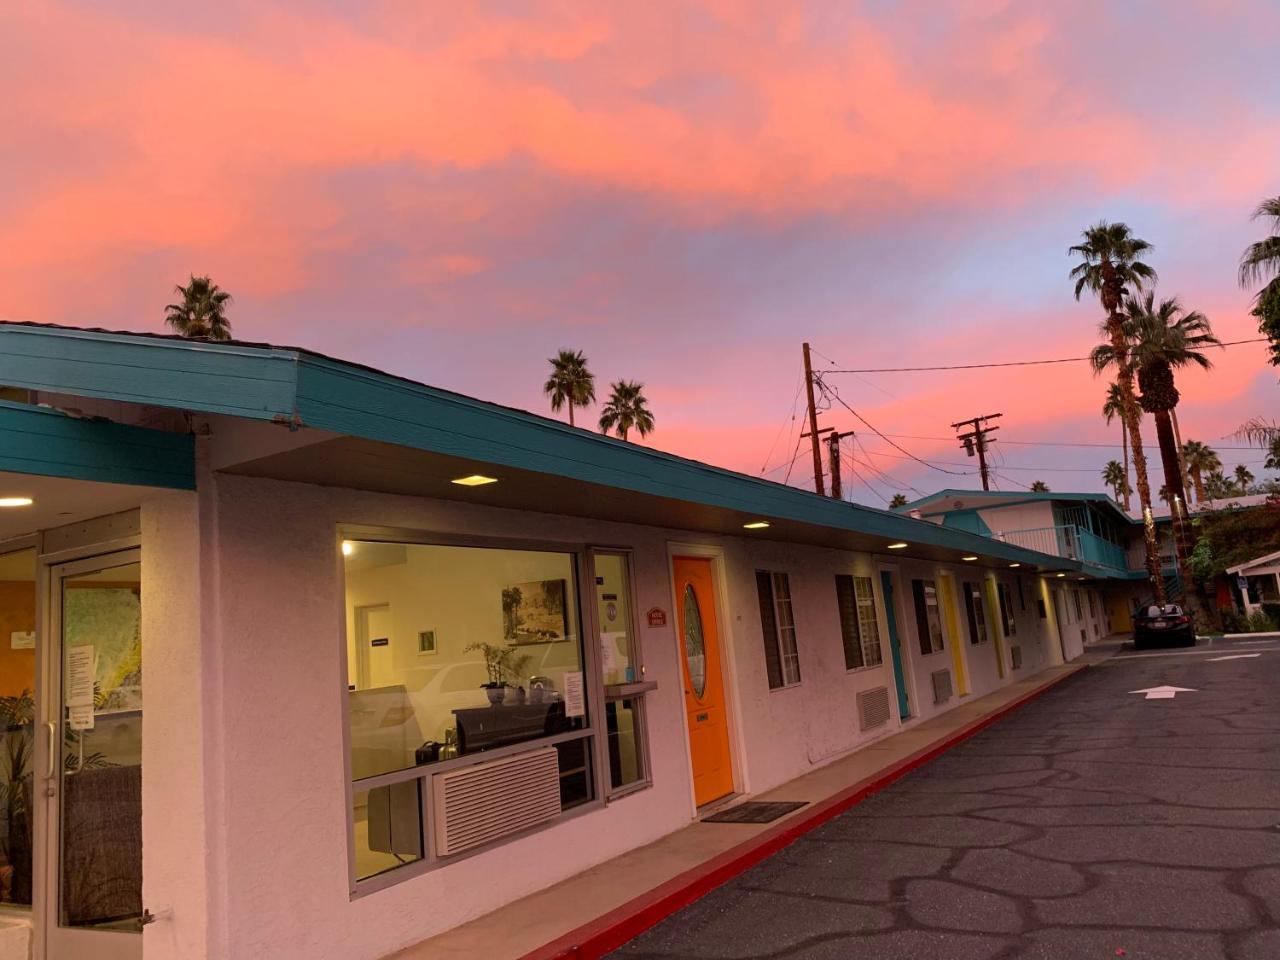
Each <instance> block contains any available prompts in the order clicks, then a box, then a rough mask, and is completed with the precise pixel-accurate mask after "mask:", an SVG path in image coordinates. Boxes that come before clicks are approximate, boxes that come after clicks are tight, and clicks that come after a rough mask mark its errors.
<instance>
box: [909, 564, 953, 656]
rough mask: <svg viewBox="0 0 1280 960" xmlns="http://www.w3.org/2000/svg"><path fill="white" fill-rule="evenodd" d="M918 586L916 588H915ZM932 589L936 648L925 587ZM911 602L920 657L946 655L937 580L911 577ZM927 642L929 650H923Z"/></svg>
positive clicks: (944, 627)
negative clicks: (936, 635) (935, 623)
mask: <svg viewBox="0 0 1280 960" xmlns="http://www.w3.org/2000/svg"><path fill="white" fill-rule="evenodd" d="M917 585H918V586H917ZM930 586H931V587H932V588H933V608H934V612H935V615H936V618H937V623H938V646H937V647H936V648H934V645H933V629H932V628H933V621H932V620H930V619H929V600H928V594H927V590H926V588H927V587H930ZM911 601H912V604H911V605H912V612H913V613H914V614H915V622H916V646H917V647H918V648H919V650H920V656H921V657H936V656H937V655H938V654H940V653H946V650H947V628H946V624H945V623H944V622H943V615H942V594H941V592H940V591H939V590H938V580H937V578H936V577H912V578H911ZM926 640H928V643H929V649H928V650H925V648H924V647H925V641H926Z"/></svg>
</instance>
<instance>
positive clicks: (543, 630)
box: [502, 579, 569, 646]
mask: <svg viewBox="0 0 1280 960" xmlns="http://www.w3.org/2000/svg"><path fill="white" fill-rule="evenodd" d="M567 598H568V587H567V584H566V582H565V581H564V580H563V579H561V580H534V581H531V582H529V583H517V584H513V585H512V586H510V587H506V588H505V589H504V590H503V591H502V634H503V638H504V639H505V640H506V641H507V642H508V643H510V644H514V645H516V646H521V645H524V644H530V643H558V642H559V641H561V640H565V639H567V638H568V634H569V609H568V603H567Z"/></svg>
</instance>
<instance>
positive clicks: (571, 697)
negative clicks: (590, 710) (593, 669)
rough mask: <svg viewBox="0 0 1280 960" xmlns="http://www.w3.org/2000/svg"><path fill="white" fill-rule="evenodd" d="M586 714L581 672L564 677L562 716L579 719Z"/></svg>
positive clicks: (567, 674)
mask: <svg viewBox="0 0 1280 960" xmlns="http://www.w3.org/2000/svg"><path fill="white" fill-rule="evenodd" d="M586 712H587V701H586V696H585V695H584V693H583V689H582V672H581V671H578V672H577V673H566V674H565V675H564V715H565V716H566V717H581V716H583V715H584V714H585V713H586Z"/></svg>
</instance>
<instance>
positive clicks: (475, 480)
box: [450, 473, 498, 487]
mask: <svg viewBox="0 0 1280 960" xmlns="http://www.w3.org/2000/svg"><path fill="white" fill-rule="evenodd" d="M450 482H451V483H456V484H457V485H458V486H460V487H483V486H484V485H485V484H487V483H497V482H498V478H497V477H486V476H485V475H484V474H482V473H473V474H471V476H469V477H458V479H456V480H451V481H450Z"/></svg>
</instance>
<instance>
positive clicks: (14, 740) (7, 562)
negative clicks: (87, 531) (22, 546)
mask: <svg viewBox="0 0 1280 960" xmlns="http://www.w3.org/2000/svg"><path fill="white" fill-rule="evenodd" d="M35 695H36V552H35V550H20V551H17V552H14V553H7V554H3V555H0V736H3V743H2V744H0V747H2V748H3V749H0V791H3V792H0V904H3V905H4V906H9V907H30V906H31V894H32V889H31V885H32V880H33V877H32V865H33V853H34V842H33V839H34V838H33V833H32V831H33V827H34V817H35V807H34V804H35V802H36V792H35V787H34V767H35V723H36V717H35V708H36V705H35Z"/></svg>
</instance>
